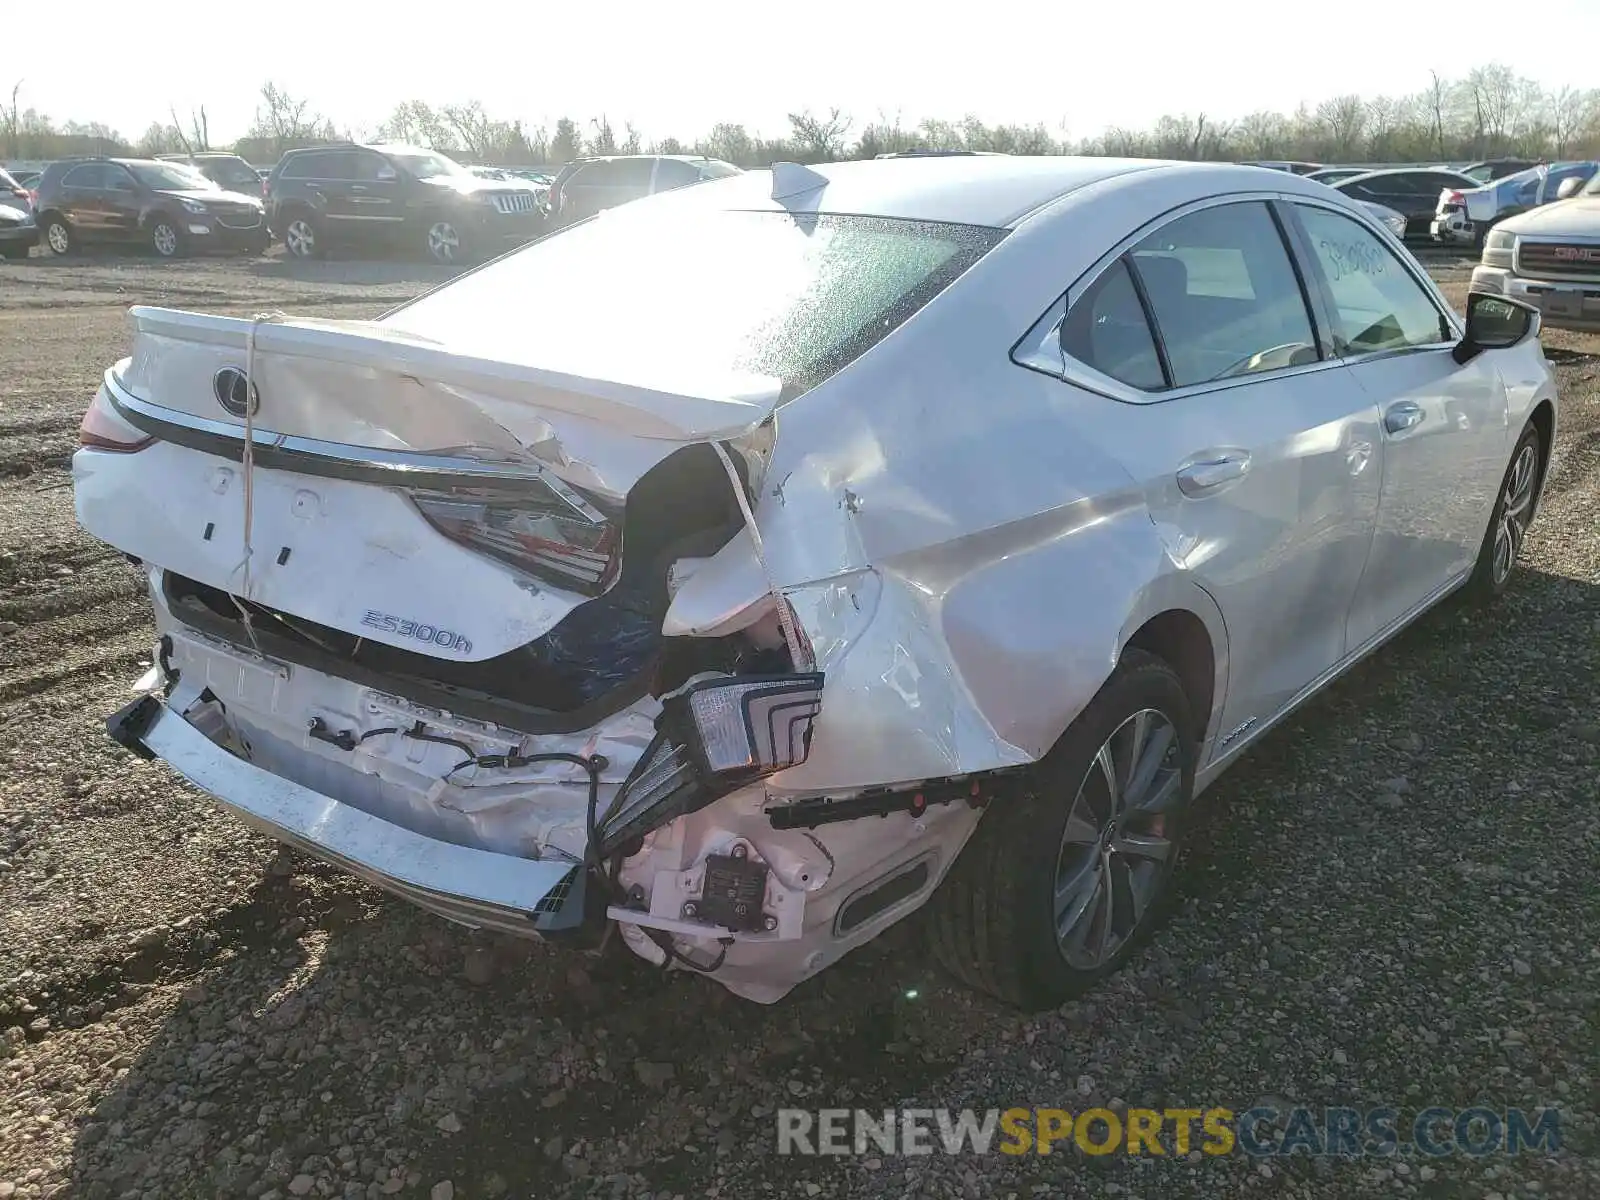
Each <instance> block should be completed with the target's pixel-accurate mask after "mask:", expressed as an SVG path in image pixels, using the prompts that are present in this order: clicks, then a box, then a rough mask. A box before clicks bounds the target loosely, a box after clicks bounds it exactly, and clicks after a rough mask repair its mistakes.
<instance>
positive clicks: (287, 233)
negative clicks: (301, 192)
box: [283, 211, 325, 259]
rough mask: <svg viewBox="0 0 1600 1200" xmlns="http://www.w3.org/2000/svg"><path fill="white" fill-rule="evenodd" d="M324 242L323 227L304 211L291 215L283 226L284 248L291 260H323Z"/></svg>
mask: <svg viewBox="0 0 1600 1200" xmlns="http://www.w3.org/2000/svg"><path fill="white" fill-rule="evenodd" d="M322 242H323V239H322V227H321V226H320V225H318V223H317V220H316V218H315V217H313V216H312V215H311V214H310V213H308V212H304V211H301V212H291V213H290V214H289V219H288V221H286V222H285V223H284V226H283V248H284V250H285V251H286V252H287V253H288V255H289V257H290V258H299V259H312V258H321V257H322V255H323V252H324V249H325V247H324V246H323V244H322Z"/></svg>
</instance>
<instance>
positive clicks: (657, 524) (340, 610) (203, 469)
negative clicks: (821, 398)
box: [74, 308, 777, 674]
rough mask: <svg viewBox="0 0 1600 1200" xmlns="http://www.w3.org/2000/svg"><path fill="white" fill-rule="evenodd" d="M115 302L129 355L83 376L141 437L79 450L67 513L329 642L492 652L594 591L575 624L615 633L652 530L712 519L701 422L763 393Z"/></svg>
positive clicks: (652, 590) (477, 659)
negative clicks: (249, 439) (250, 403)
mask: <svg viewBox="0 0 1600 1200" xmlns="http://www.w3.org/2000/svg"><path fill="white" fill-rule="evenodd" d="M132 318H133V322H134V327H135V333H136V336H135V341H134V348H133V353H132V355H131V356H130V357H129V358H128V359H126V360H124V361H123V362H121V363H119V364H117V366H116V367H115V368H113V370H112V371H110V372H108V373H107V378H106V385H105V391H106V395H107V397H109V399H110V401H111V403H112V405H113V407H114V408H115V409H116V410H117V411H118V413H119V414H120V415H121V416H122V417H123V418H124V419H126V420H129V421H131V422H132V423H134V424H136V425H138V426H140V427H141V428H143V429H145V430H146V431H147V432H150V433H153V434H154V435H155V436H156V438H157V441H156V442H155V444H153V445H152V446H150V447H148V448H146V449H144V450H141V451H139V452H138V453H136V454H129V455H122V454H104V453H96V452H84V453H80V455H79V456H78V458H77V460H76V461H75V465H74V473H75V479H76V481H77V499H78V512H79V519H80V522H81V523H82V524H83V526H84V527H85V528H86V529H87V530H88V531H89V532H91V533H93V534H95V535H96V536H98V537H100V538H101V539H103V540H105V541H107V542H109V543H111V544H112V545H114V546H116V547H118V548H119V549H121V550H123V551H125V552H127V553H129V554H132V555H134V556H136V557H138V558H140V559H142V560H144V561H146V562H148V563H150V564H152V565H156V566H160V567H162V568H165V569H166V570H167V571H168V572H171V573H174V574H176V575H177V576H180V577H182V578H183V579H185V580H188V581H192V582H193V583H197V584H199V585H202V587H204V588H210V589H217V590H219V591H220V592H222V593H225V594H226V595H227V596H232V597H237V598H239V599H242V600H245V601H247V602H250V604H251V608H252V612H253V613H254V614H255V616H256V618H257V624H258V626H259V625H260V624H261V623H262V622H263V621H266V622H267V623H269V624H270V623H272V622H278V623H280V624H284V625H286V626H287V629H279V630H278V632H289V633H296V634H298V635H303V636H304V637H305V638H307V639H309V640H310V641H311V642H312V643H314V644H317V645H320V646H322V648H323V649H324V650H329V649H331V650H332V651H333V652H334V653H340V654H350V655H351V656H353V655H354V654H355V653H357V652H359V643H357V645H356V648H355V649H354V650H352V649H351V648H350V643H349V640H348V637H347V638H332V637H330V636H329V635H330V633H331V631H338V632H339V633H340V634H343V635H348V636H349V637H353V638H358V639H364V640H370V641H373V642H378V643H382V644H384V645H387V646H391V647H395V648H397V649H400V650H403V651H408V652H410V653H412V654H419V655H424V656H428V657H430V658H433V659H443V660H446V661H453V662H457V663H462V664H466V663H482V662H484V661H486V660H490V659H497V660H503V659H505V658H506V656H508V655H512V654H514V653H515V652H518V651H519V650H521V649H522V648H526V647H527V646H528V645H529V643H532V642H534V641H535V640H537V639H541V638H544V637H545V635H547V634H549V633H550V632H551V630H553V629H554V628H555V627H556V626H557V624H558V623H560V622H562V621H563V619H564V618H566V617H567V616H568V615H569V614H571V613H572V612H573V610H574V609H576V608H578V607H580V606H581V605H583V604H585V603H586V602H587V601H589V600H591V599H593V598H595V597H597V596H600V595H602V594H604V595H606V597H607V599H606V602H605V604H603V605H600V606H599V607H601V608H607V607H619V608H621V609H623V610H624V611H623V612H619V613H614V614H610V616H606V617H603V616H602V614H601V613H599V612H596V613H595V614H594V620H587V619H586V621H585V625H586V626H591V625H593V626H597V628H596V629H595V630H592V631H589V633H588V635H587V636H590V637H591V638H602V637H603V636H604V633H603V627H604V626H607V625H608V624H610V623H612V620H613V618H614V619H615V620H616V622H618V624H619V628H626V629H630V630H633V631H634V633H635V634H636V633H637V631H638V629H639V626H640V614H641V612H643V611H644V610H646V609H649V610H652V612H653V609H654V608H656V607H663V608H664V605H663V604H662V603H661V601H660V597H659V596H658V595H657V593H658V591H660V590H663V589H664V587H665V584H664V579H665V566H664V565H663V563H662V562H661V561H660V560H661V559H662V558H663V556H664V555H665V554H666V553H667V551H668V550H669V549H673V550H674V551H675V550H676V548H677V547H678V546H679V544H680V542H681V540H682V539H684V538H685V536H686V535H693V534H697V533H698V534H702V535H704V537H703V538H702V543H704V542H706V541H710V542H714V543H715V544H714V545H709V546H707V545H705V544H702V545H700V546H697V547H696V549H698V550H699V551H700V552H702V553H704V552H708V551H709V550H714V549H715V548H717V546H719V545H720V544H721V543H722V542H724V541H725V540H726V538H727V537H728V536H731V533H732V531H733V530H732V528H730V526H729V512H730V511H736V505H735V502H734V496H733V492H732V487H731V485H730V483H729V481H728V479H727V476H726V474H725V472H724V471H723V469H722V468H721V465H720V462H718V461H717V460H716V459H715V457H714V455H712V454H711V451H710V449H709V447H708V446H706V445H705V444H704V443H706V442H708V441H711V440H729V441H731V442H732V443H733V444H734V445H735V446H736V447H750V446H753V445H754V443H755V442H756V440H758V439H756V438H754V437H752V436H751V435H752V434H753V432H754V431H755V430H756V429H757V428H758V427H759V426H760V425H761V423H762V422H763V421H764V420H765V418H766V417H767V416H768V415H769V414H770V412H771V410H772V408H773V406H774V405H775V402H776V398H777V387H776V385H775V384H774V385H773V386H771V387H761V386H754V387H752V386H748V385H750V384H751V383H752V381H751V380H745V381H744V383H745V384H746V385H747V386H746V387H745V388H744V390H743V391H735V390H733V389H732V388H727V387H725V388H723V389H722V390H714V389H711V388H707V389H706V390H704V391H703V392H700V393H695V392H687V391H681V390H679V391H665V390H657V389H652V388H647V387H641V386H638V385H632V384H620V383H615V382H610V381H606V380H602V379H595V378H589V377H584V376H577V375H571V374H564V373H561V372H556V371H551V370H548V369H544V368H541V367H538V366H536V365H533V364H530V363H527V362H520V361H517V359H516V356H515V355H511V356H509V357H508V358H507V359H487V358H481V357H472V356H467V355H461V354H458V353H454V352H452V351H451V350H450V349H449V348H447V347H446V346H444V345H441V344H440V343H438V342H433V341H429V340H428V339H426V338H423V337H419V336H417V335H415V334H413V333H406V332H402V331H399V330H397V329H394V328H391V327H387V326H385V325H382V324H379V323H376V322H364V321H319V320H300V319H294V320H290V319H287V318H279V317H274V318H273V319H270V320H266V319H260V320H257V321H255V322H252V321H250V320H244V319H239V318H229V317H214V316H206V315H200V314H194V313H184V312H177V311H171V310H162V309H150V308H136V309H134V310H133V313H132ZM252 338H253V340H254V347H253V350H252V348H251V346H250V342H251V340H252ZM247 370H248V371H252V372H253V374H254V382H255V397H256V400H255V403H256V410H255V412H254V413H253V415H252V417H251V425H252V426H253V432H254V442H253V447H254V455H253V457H254V466H253V469H252V470H251V472H250V483H251V486H250V489H249V491H250V497H249V516H248V541H249V547H250V553H249V554H248V556H247V555H246V551H245V547H246V537H247V518H246V499H245V492H246V488H245V470H244V465H243V463H242V461H241V460H242V457H243V456H242V449H243V445H244V439H245V425H246V418H245V411H244V405H245V391H246V389H245V387H244V376H245V372H246V371H247ZM724 382H727V381H724ZM696 452H698V453H696ZM736 457H737V456H736ZM669 460H671V461H669ZM707 460H709V462H708V461H707ZM686 464H687V465H686ZM686 472H687V475H686V474H685V473H686ZM688 476H693V478H692V479H691V478H688ZM647 477H648V479H647ZM641 481H645V482H644V483H643V484H641ZM638 510H646V511H643V512H642V514H641V512H639V511H638ZM625 529H626V533H627V537H626V542H627V544H626V546H624V544H623V542H624V530H625ZM247 558H248V566H247V564H246V560H247ZM612 592H616V593H618V595H616V596H613V595H611V594H610V593H612ZM230 603H231V602H230ZM263 610H265V611H266V612H267V613H269V614H270V616H268V617H263V616H262V612H263ZM287 618H296V619H298V622H297V621H290V620H287ZM651 619H652V620H653V626H654V630H655V631H656V632H657V633H658V632H659V628H660V621H659V619H655V616H652V618H651ZM316 627H322V628H320V629H318V628H316ZM619 636H620V635H619ZM498 665H499V666H501V667H503V668H504V669H505V670H506V671H507V672H508V673H510V674H515V673H516V671H518V670H521V669H523V667H522V666H520V665H519V664H517V663H510V662H501V663H499V664H498Z"/></svg>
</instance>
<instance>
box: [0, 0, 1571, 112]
mask: <svg viewBox="0 0 1600 1200" xmlns="http://www.w3.org/2000/svg"><path fill="white" fill-rule="evenodd" d="M230 11H234V12H235V13H236V16H235V18H234V19H233V21H232V22H231V23H229V22H227V21H225V20H223V19H220V18H218V17H217V16H216V14H214V13H212V14H208V15H203V16H199V17H196V16H195V14H192V13H191V14H189V15H188V16H182V15H180V16H178V17H176V18H175V19H172V20H159V21H144V20H129V19H128V12H129V10H128V7H127V5H126V3H121V2H118V3H115V4H113V3H111V2H109V0H82V2H81V3H79V4H77V5H75V6H74V7H73V9H72V14H73V15H72V24H73V26H74V27H75V28H77V29H80V30H94V29H104V30H107V31H113V30H114V31H115V32H114V33H109V32H108V34H107V35H106V37H105V38H104V39H103V40H100V39H95V38H93V37H83V36H75V37H64V38H30V39H27V40H26V50H25V52H21V53H9V54H6V55H4V56H0V100H4V101H7V102H9V99H10V92H11V88H12V85H13V84H14V83H16V82H17V81H18V80H19V79H20V80H21V83H22V88H21V92H20V97H19V98H20V100H21V104H22V107H23V108H29V107H32V108H36V109H38V110H39V111H41V112H44V113H47V114H48V115H50V116H51V117H53V118H54V119H56V120H57V121H58V122H64V121H66V120H69V119H77V120H80V121H101V122H104V123H105V124H107V125H110V126H111V127H112V128H114V129H116V130H118V131H119V132H121V133H122V134H124V135H126V136H129V137H137V136H138V135H139V134H140V133H142V132H143V131H144V129H145V128H146V127H147V126H148V125H149V124H150V122H151V121H154V120H163V121H164V120H168V119H170V118H169V116H168V109H169V107H170V108H172V109H175V110H176V111H177V113H178V115H179V116H180V117H185V118H186V117H187V114H188V113H189V112H190V111H191V110H194V109H198V108H199V107H200V106H201V105H202V104H203V105H205V108H206V113H207V116H208V118H209V121H210V130H211V138H212V141H213V142H217V143H222V142H228V141H231V140H233V139H234V138H236V137H238V136H240V135H241V134H243V133H244V132H245V130H246V128H247V127H248V126H249V124H250V121H251V117H252V114H253V113H254V111H255V107H256V104H257V100H258V97H259V92H260V87H261V84H262V83H263V82H265V81H266V80H267V79H271V80H273V81H275V82H276V83H278V84H279V86H280V87H282V88H284V89H286V90H287V91H288V92H289V93H290V94H292V95H295V96H297V97H299V96H304V97H306V98H308V99H309V100H310V101H311V104H312V107H313V108H314V109H316V110H317V111H319V112H321V113H323V114H325V115H327V116H329V117H332V118H333V120H334V121H335V124H336V125H338V126H339V127H340V128H341V129H350V130H351V131H353V132H354V133H356V134H357V136H371V135H372V134H373V133H375V131H376V128H377V126H378V125H379V124H380V123H381V122H382V121H383V119H384V118H385V117H386V116H387V115H388V113H389V112H390V110H392V109H393V107H394V106H395V105H396V104H398V103H399V102H401V101H403V100H408V99H420V100H425V101H427V102H429V103H430V104H435V105H438V104H447V103H455V102H463V101H467V100H473V99H476V100H478V101H480V102H481V103H482V104H483V105H484V107H485V108H486V109H487V110H488V111H489V113H490V114H491V115H492V116H496V117H503V118H506V119H512V118H520V119H521V120H522V121H523V123H524V124H525V125H527V126H530V127H537V126H540V125H545V126H552V125H553V124H554V122H555V119H556V118H557V117H559V116H561V115H564V114H565V115H571V116H573V117H576V118H578V119H580V120H586V119H587V118H589V117H594V116H599V115H601V114H604V115H605V116H606V117H607V118H608V120H609V121H610V123H611V125H612V127H613V128H614V129H615V130H616V131H617V133H618V135H619V136H620V135H621V132H622V128H623V124H624V122H627V121H631V122H633V124H634V125H635V126H636V127H637V128H639V129H640V130H641V132H642V133H643V134H644V136H645V138H646V139H647V140H648V139H652V138H660V137H665V136H668V135H675V136H678V137H682V138H684V139H686V140H688V139H691V138H693V137H695V136H697V135H699V134H701V133H704V132H705V131H706V130H708V129H709V128H710V127H711V126H712V125H713V124H714V123H716V122H718V121H731V122H737V123H742V124H744V125H745V126H746V127H747V128H748V129H750V130H751V131H752V132H753V133H762V134H768V135H777V134H781V133H784V132H786V131H787V128H788V124H787V121H786V119H785V115H786V114H787V113H789V112H791V111H795V110H798V109H803V108H810V109H812V110H813V111H816V112H825V111H827V110H828V109H830V108H833V107H838V108H840V109H842V110H843V111H844V112H845V113H847V114H849V115H850V116H851V117H852V118H853V119H854V122H855V129H856V130H859V129H860V127H861V126H862V125H863V124H865V123H866V122H868V121H872V120H877V119H880V118H881V117H885V116H886V117H889V118H891V119H892V118H893V117H895V116H896V115H898V116H899V117H900V119H901V121H902V122H903V123H904V124H906V125H914V124H915V123H916V122H917V121H918V120H920V119H922V118H924V117H945V118H950V119H958V118H960V117H961V116H963V115H965V114H968V113H972V114H975V115H977V116H979V117H980V118H982V119H983V120H984V121H986V122H988V123H996V122H1017V123H1021V124H1030V125H1031V124H1033V123H1035V122H1042V123H1043V124H1044V125H1045V126H1046V127H1047V128H1049V129H1050V131H1051V132H1052V133H1053V134H1055V135H1056V136H1061V134H1062V131H1063V126H1064V127H1065V132H1066V135H1067V136H1070V137H1073V138H1079V137H1088V136H1092V135H1094V134H1098V133H1100V132H1101V131H1103V130H1104V129H1105V128H1106V127H1107V126H1110V125H1122V126H1127V127H1142V126H1146V125H1149V124H1151V123H1153V122H1154V121H1155V119H1156V118H1157V117H1159V116H1161V115H1162V114H1163V113H1183V112H1188V113H1199V112H1204V113H1206V114H1207V115H1208V116H1209V117H1211V118H1212V119H1213V120H1217V119H1221V120H1226V119H1229V118H1233V117H1238V116H1242V115H1244V114H1246V113H1248V112H1252V111H1257V110H1260V109H1276V110H1282V111H1292V110H1293V109H1294V108H1295V107H1296V106H1297V105H1299V104H1300V103H1301V102H1307V103H1310V104H1313V105H1314V104H1315V103H1317V102H1318V101H1320V100H1324V99H1327V98H1328V97H1330V96H1334V95H1340V94H1343V93H1347V92H1359V93H1363V94H1366V95H1377V94H1380V93H1387V94H1393V95H1399V94H1405V93H1410V92H1415V91H1419V90H1421V89H1422V88H1423V87H1425V86H1426V85H1427V83H1428V76H1429V71H1430V70H1434V71H1437V72H1439V74H1440V75H1441V76H1445V77H1454V76H1460V75H1462V74H1465V73H1466V72H1467V71H1468V70H1469V69H1471V68H1472V67H1474V66H1478V65H1482V64H1484V63H1486V62H1489V61H1498V62H1501V63H1504V64H1505V65H1506V66H1508V67H1510V68H1512V69H1513V70H1514V71H1517V72H1518V73H1520V74H1524V75H1527V76H1529V77H1532V78H1535V79H1537V80H1539V81H1540V82H1541V83H1543V84H1544V85H1546V86H1547V87H1551V88H1554V87H1559V86H1562V85H1564V84H1571V85H1574V86H1581V87H1592V86H1595V85H1596V84H1597V83H1600V79H1597V78H1596V76H1595V74H1594V72H1593V70H1592V69H1589V70H1586V63H1585V55H1584V53H1583V52H1580V51H1579V50H1578V49H1577V47H1580V46H1590V47H1592V46H1595V45H1600V0H1539V2H1538V3H1537V4H1534V5H1531V6H1529V7H1527V8H1526V9H1524V10H1521V15H1518V16H1517V17H1516V18H1515V19H1512V18H1511V17H1510V16H1509V15H1508V14H1509V13H1510V11H1511V10H1509V9H1508V8H1507V6H1506V4H1505V3H1504V0H1451V2H1450V3H1449V4H1447V5H1445V6H1444V7H1443V8H1439V7H1437V6H1430V5H1426V4H1423V5H1414V4H1413V5H1377V6H1372V5H1356V6H1355V7H1353V8H1351V7H1348V6H1338V7H1334V8H1329V7H1326V6H1318V5H1313V6H1303V5H1302V6H1294V5H1289V4H1285V3H1284V2H1283V0H1204V2H1202V3H1196V2H1195V0H1144V2H1143V3H1115V2H1108V0H1089V2H1088V3H1083V2H1080V3H1070V2H1061V0H1057V2H1055V3H1050V2H1048V0H1011V2H1010V3H1009V4H1006V5H1004V6H999V5H996V6H990V5H982V6H978V5H971V4H963V3H960V2H959V0H945V2H944V3H938V4H923V5H917V6H900V5H892V6H891V5H888V4H884V3H882V0H878V3H872V2H871V0H806V2H805V3H804V4H799V5H790V4H774V3H771V2H768V3H765V4H762V3H755V4H752V3H748V2H745V3H732V2H729V0H699V2H693V0H691V2H690V3H687V4H685V3H677V4H661V3H646V2H641V0H614V2H612V3H593V2H592V0H591V2H590V3H573V4H551V5H537V6H532V5H517V6H515V7H511V6H507V7H505V8H500V9H498V10H496V9H495V8H485V7H482V6H478V5H472V4H462V3H458V4H454V5H448V4H438V3H434V4H428V5H423V4H418V3H412V2H408V0H396V2H392V3H390V4H387V5H383V6H377V5H372V4H351V3H348V2H343V0H324V2H323V3H320V4H317V5H314V6H313V7H312V8H310V9H301V10H295V13H296V15H294V16H292V17H286V14H287V13H288V12H289V11H290V10H286V9H283V8H281V7H279V8H271V7H268V8H266V9H262V10H260V12H261V14H262V15H260V16H259V17H254V18H251V19H249V20H248V21H247V20H245V19H244V18H243V16H242V10H230ZM180 12H181V10H180ZM1335 14H1337V18H1338V19H1334V17H1335ZM1297 30H1298V32H1297ZM1498 33H1504V35H1505V36H1504V37H1500V36H1496V35H1497V34H1498ZM1552 47H1553V48H1557V50H1556V52H1551V48H1552ZM1560 47H1569V48H1570V49H1569V50H1568V51H1567V52H1565V53H1562V52H1560V51H1559V48H1560ZM18 49H20V47H18ZM1541 51H1543V52H1541ZM1592 61H1593V60H1592V57H1591V58H1590V65H1591V66H1592Z"/></svg>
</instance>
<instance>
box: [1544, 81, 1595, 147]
mask: <svg viewBox="0 0 1600 1200" xmlns="http://www.w3.org/2000/svg"><path fill="white" fill-rule="evenodd" d="M1596 115H1600V92H1592V91H1583V90H1582V89H1580V88H1575V87H1564V88H1562V89H1561V90H1560V91H1558V92H1554V93H1552V94H1551V96H1550V98H1549V120H1550V138H1551V141H1552V142H1553V143H1554V147H1555V152H1556V157H1557V158H1565V157H1566V156H1567V150H1568V148H1569V147H1570V146H1571V145H1572V142H1573V139H1574V137H1576V136H1577V135H1578V134H1579V133H1580V132H1581V131H1582V130H1583V129H1584V127H1585V126H1587V125H1588V124H1590V122H1591V121H1593V120H1594V119H1595V117H1596Z"/></svg>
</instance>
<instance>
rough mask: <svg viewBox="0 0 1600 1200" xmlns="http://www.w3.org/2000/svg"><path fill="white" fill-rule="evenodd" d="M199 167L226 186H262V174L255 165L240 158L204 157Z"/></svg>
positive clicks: (247, 187)
mask: <svg viewBox="0 0 1600 1200" xmlns="http://www.w3.org/2000/svg"><path fill="white" fill-rule="evenodd" d="M199 167H200V170H201V172H202V173H203V174H204V175H206V176H207V177H208V178H210V179H212V180H214V181H215V182H217V183H220V184H221V185H222V186H223V187H226V188H246V189H249V188H255V189H257V190H259V189H260V187H261V176H260V175H258V174H256V170H255V168H254V167H252V166H251V165H250V164H249V163H247V162H243V161H241V160H240V159H235V158H213V159H202V160H201V161H200V163H199Z"/></svg>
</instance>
